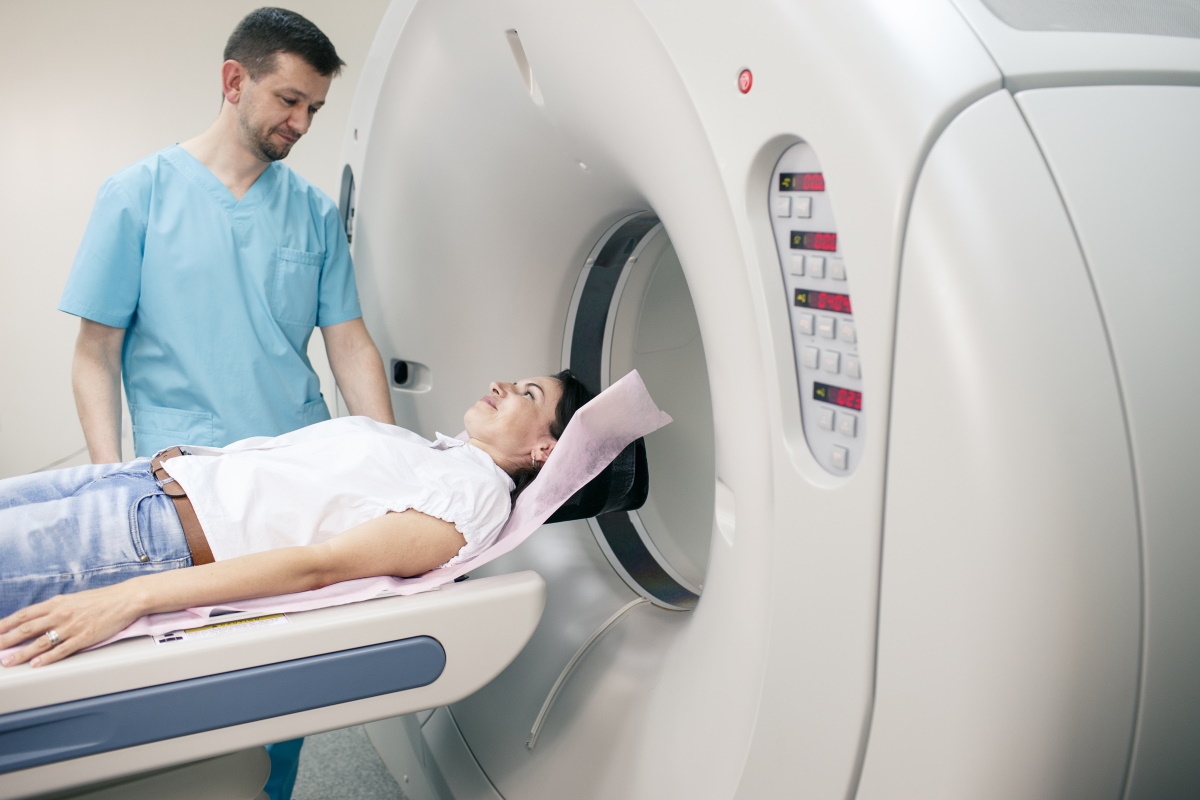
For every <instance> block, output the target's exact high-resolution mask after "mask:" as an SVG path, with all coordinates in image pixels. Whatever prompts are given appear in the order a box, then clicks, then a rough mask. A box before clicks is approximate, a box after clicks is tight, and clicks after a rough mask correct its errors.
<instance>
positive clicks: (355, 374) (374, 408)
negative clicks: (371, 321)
mask: <svg viewBox="0 0 1200 800" xmlns="http://www.w3.org/2000/svg"><path fill="white" fill-rule="evenodd" d="M321 333H322V335H323V336H324V339H325V352H326V353H327V354H328V356H329V366H330V368H332V369H333V377H334V379H335V380H337V384H338V388H339V389H341V391H342V397H344V398H346V406H347V407H348V408H349V410H350V413H351V414H354V415H358V416H364V417H370V418H371V419H374V420H377V421H379V422H385V423H387V424H389V425H394V424H395V422H396V418H395V416H394V415H393V413H392V397H391V392H390V390H389V389H388V383H387V373H386V372H385V371H384V369H383V359H382V358H381V357H380V355H379V350H378V349H377V348H376V347H375V342H374V341H372V340H371V335H370V334H369V333H368V332H367V328H366V325H365V324H364V323H363V321H362V319H354V320H350V321H348V322H343V323H340V324H338V325H331V326H329V327H328V328H322V329H321Z"/></svg>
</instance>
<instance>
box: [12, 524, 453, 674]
mask: <svg viewBox="0 0 1200 800" xmlns="http://www.w3.org/2000/svg"><path fill="white" fill-rule="evenodd" d="M465 543H466V540H465V539H464V538H463V535H462V534H461V533H459V532H458V530H457V529H456V528H455V527H454V525H453V524H451V523H449V522H445V521H444V520H440V519H437V518H436V517H431V516H428V515H427V514H422V513H421V512H419V511H414V510H412V509H410V510H408V511H404V512H401V513H398V514H397V513H389V514H385V515H384V516H382V517H378V518H376V519H373V520H371V521H370V522H366V523H363V524H362V525H358V526H356V527H354V528H351V529H350V530H348V531H346V532H345V533H341V534H339V535H337V536H335V537H334V538H332V539H330V540H329V541H327V542H324V543H322V544H317V545H310V546H308V547H286V548H283V549H281V550H272V551H269V552H266V553H255V554H253V555H248V556H242V557H240V558H231V559H229V560H228V561H218V562H216V563H213V564H205V565H203V566H200V567H190V568H188V569H180V570H172V571H170V572H160V573H156V574H154V575H144V576H141V577H138V578H132V579H130V580H127V581H125V582H123V583H119V584H116V585H115V586H106V587H104V588H102V589H92V590H89V591H86V592H78V593H75V594H64V595H59V596H57V597H52V598H50V599H49V600H47V601H45V602H43V603H37V604H35V605H32V606H29V607H28V608H25V609H22V610H21V611H18V612H17V613H15V614H13V615H12V616H10V617H7V618H5V619H3V620H0V650H2V649H4V648H7V647H12V646H13V645H16V644H19V643H21V642H23V641H25V640H27V639H31V638H32V639H33V641H32V642H31V643H30V644H28V645H26V646H25V647H23V648H21V649H20V650H17V651H15V652H13V653H11V654H9V655H8V656H7V657H5V659H4V662H3V663H4V666H6V667H8V666H13V665H15V664H22V663H24V662H26V661H29V660H30V659H33V666H40V665H42V664H50V663H52V662H54V661H59V660H61V659H63V658H66V657H67V656H69V655H71V654H72V653H75V652H77V651H79V650H82V649H84V648H86V647H90V646H91V645H94V644H96V643H97V642H102V641H104V640H105V639H107V638H108V637H110V636H112V635H113V634H115V633H117V632H118V631H120V630H122V629H124V628H126V627H128V626H129V625H130V624H131V623H133V621H134V620H136V619H137V618H138V617H142V616H145V615H146V614H154V613H158V612H163V611H179V610H180V609H184V608H192V607H195V606H210V605H218V604H220V603H228V602H232V601H234V600H247V599H250V598H252V597H270V596H273V595H279V594H291V593H292V592H302V591H306V590H309V589H319V588H321V587H322V586H328V585H329V584H331V583H337V582H338V581H346V580H351V579H354V578H367V577H374V576H376V575H398V576H400V577H408V576H411V575H420V574H421V573H422V572H426V571H428V570H431V569H433V568H434V567H436V566H438V565H440V564H444V563H445V562H446V561H449V560H450V559H451V558H453V557H454V555H455V553H457V552H458V551H459V550H460V549H461V548H462V546H463V545H464V544H465ZM51 629H53V630H55V631H56V632H57V633H58V635H59V644H58V646H56V647H52V646H51V645H50V642H49V640H48V639H46V637H45V636H44V635H43V634H45V632H46V631H48V630H51ZM34 637H36V638H34Z"/></svg>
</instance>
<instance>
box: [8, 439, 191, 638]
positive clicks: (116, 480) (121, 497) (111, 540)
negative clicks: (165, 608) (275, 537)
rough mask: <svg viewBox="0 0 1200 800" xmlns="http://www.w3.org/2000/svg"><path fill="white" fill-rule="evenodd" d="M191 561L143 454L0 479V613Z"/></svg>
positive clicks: (171, 509) (167, 500) (172, 510)
mask: <svg viewBox="0 0 1200 800" xmlns="http://www.w3.org/2000/svg"><path fill="white" fill-rule="evenodd" d="M191 565H192V556H191V553H189V552H188V546H187V540H186V539H185V538H184V535H183V525H182V524H180V522H179V515H178V514H176V512H175V506H174V504H173V503H172V502H171V498H169V497H167V495H165V494H164V493H163V491H162V486H161V485H160V484H159V482H158V481H157V480H155V478H154V476H153V475H152V474H150V459H147V458H143V459H138V460H137V461H130V462H127V463H124V464H98V465H89V466H84V467H73V468H71V469H61V470H53V471H50V472H37V473H34V474H32V475H23V476H20V477H16V478H8V479H6V480H0V617H5V616H8V615H9V614H11V613H13V612H14V611H17V610H19V609H21V608H24V607H25V606H27V605H30V604H32V603H36V602H39V601H41V600H45V599H47V598H49V597H53V596H54V595H58V594H66V593H68V592H81V591H84V590H85V589H93V588H96V587H100V586H108V585H110V584H114V583H120V582H121V581H124V580H127V579H129V578H133V577H136V576H138V575H146V574H148V573H152V572H164V571H166V570H169V569H179V568H181V567H190V566H191Z"/></svg>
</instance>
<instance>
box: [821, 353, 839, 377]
mask: <svg viewBox="0 0 1200 800" xmlns="http://www.w3.org/2000/svg"><path fill="white" fill-rule="evenodd" d="M841 368H842V354H841V353H839V352H838V351H836V350H826V351H825V354H824V355H823V356H822V357H821V369H823V370H825V371H826V372H830V373H833V374H834V375H836V374H837V373H838V370H840V369H841Z"/></svg>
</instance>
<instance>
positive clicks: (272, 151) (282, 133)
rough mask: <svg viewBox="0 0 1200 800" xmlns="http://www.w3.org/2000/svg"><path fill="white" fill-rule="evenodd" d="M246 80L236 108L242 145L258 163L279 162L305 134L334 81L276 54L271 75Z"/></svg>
mask: <svg viewBox="0 0 1200 800" xmlns="http://www.w3.org/2000/svg"><path fill="white" fill-rule="evenodd" d="M245 80H246V84H245V89H244V90H243V91H242V96H241V98H240V99H239V100H238V104H237V118H238V128H239V130H240V131H241V134H242V143H243V144H244V145H245V146H246V148H247V149H248V150H250V152H252V153H253V154H254V155H255V156H256V157H258V158H259V159H261V160H263V161H278V160H279V159H281V158H285V157H286V156H287V154H288V153H289V152H290V151H291V149H292V145H294V144H295V143H296V142H297V141H298V140H299V139H300V137H301V136H303V135H304V134H305V133H307V132H308V127H309V126H310V125H311V124H312V119H313V115H314V114H316V113H317V111H319V110H320V108H321V106H323V105H325V95H326V94H328V92H329V84H330V83H331V82H332V81H333V78H332V76H330V77H326V76H324V75H321V74H320V73H318V72H317V71H316V70H315V69H313V68H312V67H311V66H309V64H308V62H307V61H305V60H304V59H302V58H300V57H299V56H297V55H293V54H292V53H276V54H275V70H274V71H273V72H271V73H269V74H266V75H263V76H261V77H259V79H258V80H253V79H251V78H250V77H249V76H248V75H247V76H246V79H245Z"/></svg>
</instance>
